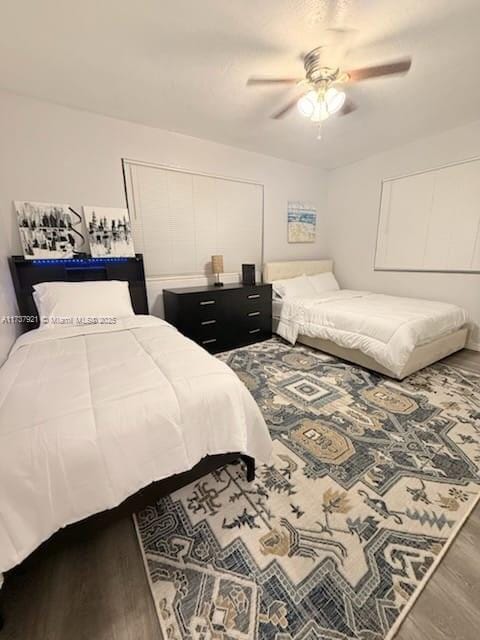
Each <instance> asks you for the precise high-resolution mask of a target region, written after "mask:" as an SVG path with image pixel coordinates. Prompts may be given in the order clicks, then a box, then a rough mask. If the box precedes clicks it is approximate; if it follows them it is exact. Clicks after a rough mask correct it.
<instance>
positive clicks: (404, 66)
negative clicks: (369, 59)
mask: <svg viewBox="0 0 480 640" xmlns="http://www.w3.org/2000/svg"><path fill="white" fill-rule="evenodd" d="M411 66H412V59H411V58H403V59H402V60H396V61H395V62H387V63H386V64H379V65H376V66H374V67H363V68H360V69H350V70H348V71H347V72H346V73H348V75H349V76H350V78H349V80H348V81H349V82H360V81H361V80H368V79H369V78H379V77H380V76H391V75H395V74H398V73H407V71H408V70H409V69H410V67H411Z"/></svg>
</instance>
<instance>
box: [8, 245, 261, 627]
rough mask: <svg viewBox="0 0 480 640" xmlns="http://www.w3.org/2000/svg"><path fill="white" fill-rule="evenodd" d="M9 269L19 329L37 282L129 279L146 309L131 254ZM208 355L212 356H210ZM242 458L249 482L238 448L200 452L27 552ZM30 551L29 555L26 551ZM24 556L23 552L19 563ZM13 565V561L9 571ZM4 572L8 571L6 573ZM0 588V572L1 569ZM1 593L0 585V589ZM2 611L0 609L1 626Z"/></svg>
mask: <svg viewBox="0 0 480 640" xmlns="http://www.w3.org/2000/svg"><path fill="white" fill-rule="evenodd" d="M9 262H10V271H11V274H12V280H13V284H14V288H15V293H16V296H17V303H18V308H19V312H20V315H21V316H25V317H31V321H25V322H22V323H21V326H22V328H23V329H24V330H27V331H28V330H30V329H34V328H36V327H37V326H38V323H39V319H38V316H37V309H36V306H35V302H34V300H33V296H32V294H33V285H34V284H37V283H40V282H59V281H61V282H82V281H87V280H126V281H128V283H129V289H130V296H131V299H132V306H133V309H134V311H135V313H136V314H148V301H147V292H146V286H145V272H144V268H143V257H142V255H141V254H136V256H135V258H89V257H84V258H74V259H71V260H25V259H24V258H23V257H21V256H13V257H12V258H10V261H9ZM212 357H213V356H212ZM238 460H243V462H244V463H245V467H246V478H247V481H248V482H252V481H253V480H254V479H255V460H254V458H252V457H250V456H247V455H244V454H241V453H238V452H232V453H224V454H219V455H210V456H205V457H204V458H202V460H200V462H198V463H197V464H196V465H195V466H194V467H192V468H191V469H189V470H187V471H184V472H183V473H179V474H176V475H174V476H169V477H167V478H164V479H163V480H159V481H158V482H153V483H152V484H150V485H148V486H147V487H144V488H143V489H140V491H138V492H137V493H135V494H133V495H131V496H130V497H128V498H127V499H126V500H124V501H123V502H122V503H121V504H120V505H118V506H117V507H115V508H113V509H108V510H107V511H102V512H100V513H96V514H94V515H92V516H90V517H89V518H86V519H85V520H82V521H80V522H77V523H74V524H72V525H69V526H68V527H65V528H64V529H61V530H60V531H58V532H57V533H55V534H53V536H52V537H51V538H50V539H49V540H48V541H47V542H46V543H43V544H42V545H41V546H40V547H38V548H37V549H36V550H35V551H34V552H33V553H32V554H31V556H34V555H36V554H37V553H40V552H41V549H42V548H43V547H44V545H45V544H50V541H53V540H54V539H56V538H59V537H63V536H66V535H67V536H68V535H72V534H73V535H75V534H76V532H77V531H84V529H85V528H86V527H88V528H92V527H94V528H97V527H100V526H102V525H103V524H104V523H105V522H108V521H111V520H114V519H117V518H118V517H121V516H124V515H127V514H132V513H134V512H135V511H138V510H140V509H143V508H144V507H146V506H148V504H151V503H152V502H155V501H156V500H158V499H159V498H161V497H163V496H166V495H168V494H170V493H172V492H173V491H176V490H177V489H181V488H182V487H185V486H186V485H188V484H190V483H191V482H194V481H195V480H198V479H199V478H201V477H202V476H204V475H206V474H208V473H211V472H212V471H216V470H218V469H219V468H220V467H223V466H225V465H226V464H230V463H232V462H235V461H238ZM29 557H30V556H29ZM27 560H28V558H26V559H25V560H24V561H23V562H22V563H21V565H20V566H23V564H24V563H25V562H26V561H27ZM15 570H16V567H15V568H13V569H11V570H10V571H9V572H8V573H10V572H13V571H15ZM6 577H8V574H6ZM0 588H1V575H0ZM0 594H1V589H0ZM1 628H2V616H1V613H0V629H1Z"/></svg>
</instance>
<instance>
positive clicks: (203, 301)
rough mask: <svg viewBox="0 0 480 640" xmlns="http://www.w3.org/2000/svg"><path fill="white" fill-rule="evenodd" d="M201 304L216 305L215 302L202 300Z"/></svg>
mask: <svg viewBox="0 0 480 640" xmlns="http://www.w3.org/2000/svg"><path fill="white" fill-rule="evenodd" d="M200 304H215V300H202V301H201V302H200Z"/></svg>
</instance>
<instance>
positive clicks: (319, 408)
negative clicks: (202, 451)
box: [136, 339, 480, 640]
mask: <svg viewBox="0 0 480 640" xmlns="http://www.w3.org/2000/svg"><path fill="white" fill-rule="evenodd" d="M219 357H220V358H221V359H222V360H224V361H225V362H226V363H227V364H228V365H230V367H232V369H233V370H234V371H236V373H237V374H238V376H239V377H240V378H241V379H242V380H243V382H244V383H245V384H246V385H247V387H248V388H249V389H250V391H251V392H252V393H253V395H254V396H255V398H256V400H257V402H258V403H259V405H260V407H261V409H262V411H263V414H264V416H265V419H266V421H267V423H268V425H269V428H270V431H271V434H272V438H273V439H274V455H273V458H272V460H271V462H270V463H269V464H267V465H264V466H262V467H260V468H258V470H257V480H256V481H255V482H254V483H252V484H249V483H247V482H246V480H245V477H244V473H243V469H242V468H241V466H240V464H238V465H231V466H228V467H225V468H224V469H223V470H221V471H219V472H218V473H215V474H212V475H209V476H206V477H205V478H202V479H201V480H200V481H198V482H196V483H194V484H192V485H190V486H188V487H186V488H184V489H182V490H180V491H178V492H176V493H175V494H173V495H171V496H169V497H167V498H165V499H162V500H160V501H159V502H158V503H157V504H155V505H152V506H151V507H150V508H147V509H145V510H144V511H142V512H141V513H138V514H137V516H136V525H137V530H138V534H139V539H140V542H141V545H142V549H143V552H144V556H145V560H146V566H147V571H148V575H149V577H150V584H151V588H152V592H153V597H154V600H155V603H156V607H157V611H158V614H159V618H160V623H161V626H162V629H163V632H164V637H165V639H172V640H173V639H175V640H181V639H188V640H246V639H252V638H255V639H256V638H259V639H261V640H267V639H268V640H270V639H275V640H293V639H295V640H314V639H322V640H323V639H324V640H346V639H353V638H355V639H359V640H360V639H361V640H384V639H385V638H387V637H388V638H391V637H392V636H393V634H394V632H395V630H396V629H397V628H398V625H399V622H400V620H401V619H402V617H403V616H404V615H405V613H406V611H407V610H408V608H409V607H410V606H411V604H412V603H413V600H414V599H415V597H416V595H418V593H419V591H420V590H421V588H422V586H423V585H424V584H425V582H426V580H427V579H428V578H429V577H430V575H431V574H432V572H433V569H434V567H435V566H436V564H438V562H439V560H440V558H441V557H442V555H443V554H444V553H445V551H446V548H447V546H448V544H449V543H450V542H451V541H452V540H453V538H454V537H455V535H456V534H457V533H458V530H459V528H460V526H461V525H462V523H463V522H464V520H465V519H466V518H467V516H468V514H469V513H470V512H471V511H472V509H473V507H474V506H475V503H476V502H477V499H478V498H479V493H480V472H479V465H480V376H478V375H476V374H473V373H470V372H466V371H463V370H460V369H457V368H452V367H448V366H446V365H442V364H437V365H434V366H431V367H429V368H428V369H424V370H423V371H421V372H419V373H417V374H415V375H412V376H410V377H409V378H408V379H406V380H405V381H403V382H402V383H399V382H394V381H391V380H388V379H386V378H384V377H382V376H380V375H377V374H375V373H372V372H368V371H366V370H364V369H361V368H359V367H355V366H352V365H349V364H347V363H345V362H342V361H340V360H337V359H335V358H332V357H330V356H326V355H324V354H321V353H319V352H316V351H313V350H311V349H308V348H306V347H298V346H297V347H294V348H292V347H291V346H288V345H286V344H284V343H283V342H280V341H279V340H276V339H274V340H270V341H268V342H264V343H260V344H257V345H253V346H250V347H247V348H244V349H238V350H236V351H231V352H229V353H225V354H222V355H221V356H219Z"/></svg>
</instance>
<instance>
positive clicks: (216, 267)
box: [212, 256, 223, 287]
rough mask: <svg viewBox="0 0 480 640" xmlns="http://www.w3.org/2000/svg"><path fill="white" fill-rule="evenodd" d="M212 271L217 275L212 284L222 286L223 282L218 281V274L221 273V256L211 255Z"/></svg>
mask: <svg viewBox="0 0 480 640" xmlns="http://www.w3.org/2000/svg"><path fill="white" fill-rule="evenodd" d="M212 272H213V273H214V274H215V275H216V277H217V279H216V281H215V282H214V285H215V286H216V287H223V282H220V274H221V273H223V256H212Z"/></svg>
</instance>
